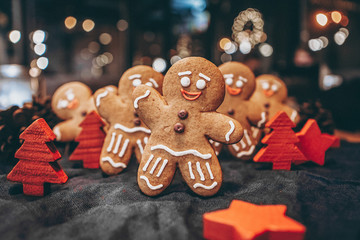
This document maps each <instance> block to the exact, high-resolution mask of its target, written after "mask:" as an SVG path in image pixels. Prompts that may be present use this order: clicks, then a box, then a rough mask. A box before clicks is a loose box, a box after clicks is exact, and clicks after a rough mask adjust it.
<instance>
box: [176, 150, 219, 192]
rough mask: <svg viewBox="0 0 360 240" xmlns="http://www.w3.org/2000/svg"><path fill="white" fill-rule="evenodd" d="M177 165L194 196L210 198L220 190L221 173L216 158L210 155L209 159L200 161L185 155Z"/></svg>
mask: <svg viewBox="0 0 360 240" xmlns="http://www.w3.org/2000/svg"><path fill="white" fill-rule="evenodd" d="M178 164H179V168H180V172H181V174H182V176H183V178H184V179H185V181H186V183H187V185H188V186H189V187H190V188H191V190H192V191H193V192H195V193H196V194H199V195H201V196H212V195H214V194H216V193H217V191H218V190H219V189H220V187H221V183H222V171H221V167H220V164H219V160H218V159H217V157H216V156H214V155H212V157H211V158H210V159H202V158H199V157H196V156H192V155H187V156H186V158H185V159H183V160H181V161H179V163H178Z"/></svg>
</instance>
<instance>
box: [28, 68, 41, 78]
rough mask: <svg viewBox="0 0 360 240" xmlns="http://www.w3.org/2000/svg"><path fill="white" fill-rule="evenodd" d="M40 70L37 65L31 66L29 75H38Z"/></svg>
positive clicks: (34, 76)
mask: <svg viewBox="0 0 360 240" xmlns="http://www.w3.org/2000/svg"><path fill="white" fill-rule="evenodd" d="M40 73H41V70H40V69H39V68H37V67H32V68H30V70H29V75H30V76H31V77H33V78H36V77H38V76H40Z"/></svg>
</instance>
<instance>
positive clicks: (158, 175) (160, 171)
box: [156, 159, 168, 177]
mask: <svg viewBox="0 0 360 240" xmlns="http://www.w3.org/2000/svg"><path fill="white" fill-rule="evenodd" d="M167 163H168V160H167V159H165V160H164V161H163V164H162V165H161V168H160V170H159V172H158V173H157V174H156V176H157V177H160V176H161V174H162V172H163V171H164V168H165V167H166V164H167Z"/></svg>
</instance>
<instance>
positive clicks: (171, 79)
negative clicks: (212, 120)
mask: <svg viewBox="0 0 360 240" xmlns="http://www.w3.org/2000/svg"><path fill="white" fill-rule="evenodd" d="M224 87H225V86H224V80H223V77H222V75H221V72H220V71H219V69H218V68H217V67H216V66H215V65H214V64H213V63H211V62H209V61H207V60H206V59H204V58H200V57H191V58H186V61H178V62H177V63H176V65H174V66H173V67H171V68H170V69H169V71H168V72H167V73H166V75H165V78H164V87H163V93H164V97H165V99H166V101H167V102H168V103H169V104H172V103H173V102H177V103H178V104H182V105H184V108H186V107H190V106H191V107H192V108H197V109H199V110H200V111H214V110H216V109H217V108H218V107H219V106H220V104H221V102H222V100H223V98H224V94H225V91H224Z"/></svg>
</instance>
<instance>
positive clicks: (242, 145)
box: [240, 139, 246, 148]
mask: <svg viewBox="0 0 360 240" xmlns="http://www.w3.org/2000/svg"><path fill="white" fill-rule="evenodd" d="M243 140H244V139H241V141H240V144H241V147H242V148H246V144H245V143H244V141H243Z"/></svg>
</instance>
